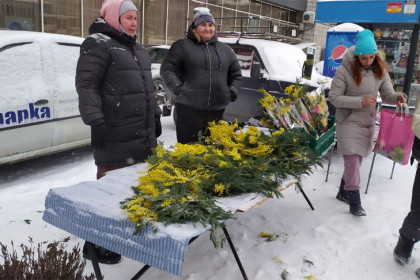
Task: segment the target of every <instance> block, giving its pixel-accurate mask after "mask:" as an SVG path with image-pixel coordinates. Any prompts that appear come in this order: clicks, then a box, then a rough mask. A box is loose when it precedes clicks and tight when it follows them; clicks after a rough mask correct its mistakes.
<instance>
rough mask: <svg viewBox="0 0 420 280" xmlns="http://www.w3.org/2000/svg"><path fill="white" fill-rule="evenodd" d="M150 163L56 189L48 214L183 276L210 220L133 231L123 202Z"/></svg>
mask: <svg viewBox="0 0 420 280" xmlns="http://www.w3.org/2000/svg"><path fill="white" fill-rule="evenodd" d="M145 168H146V164H138V165H134V166H130V167H126V168H122V169H119V170H114V171H111V172H109V173H108V174H107V175H106V176H104V177H102V178H101V179H100V180H98V181H88V182H83V183H80V184H77V185H74V186H70V187H63V188H54V189H51V190H50V191H49V193H48V195H47V197H46V199H45V211H44V215H43V220H44V221H46V222H47V223H49V224H51V225H53V226H55V227H57V228H60V229H62V230H64V231H67V232H69V233H71V234H73V235H75V236H77V237H79V238H81V239H84V240H87V241H90V242H93V243H95V244H97V245H99V246H102V247H104V248H106V249H108V250H111V251H113V252H116V253H118V254H121V255H122V256H125V257H128V258H130V259H133V260H136V261H139V262H142V263H144V264H147V265H150V266H152V267H155V268H158V269H160V270H163V271H167V272H169V273H172V274H174V275H177V276H180V275H181V269H182V264H183V260H184V254H185V253H186V251H187V249H188V244H189V241H190V240H191V238H193V237H196V236H199V235H201V234H202V233H204V232H205V231H206V230H208V229H209V228H210V226H208V227H203V226H202V225H201V224H195V225H193V224H175V225H168V226H164V225H163V224H161V223H156V225H157V227H158V232H152V231H151V230H144V231H142V232H141V233H139V234H134V232H135V225H134V224H133V223H131V222H129V221H128V220H127V216H126V215H125V214H124V213H123V211H122V209H121V208H120V202H121V201H123V200H124V199H126V198H128V197H130V196H131V195H132V194H133V191H132V189H131V187H132V186H136V185H137V182H136V179H138V177H139V176H140V175H139V173H138V172H139V171H143V170H145ZM256 198H261V195H257V194H244V195H241V196H238V197H235V198H227V199H226V200H225V201H223V200H222V201H220V205H221V206H222V207H223V208H224V209H225V210H230V211H232V212H235V211H236V210H237V209H239V208H240V206H241V205H243V204H244V203H249V202H250V201H252V200H254V199H256Z"/></svg>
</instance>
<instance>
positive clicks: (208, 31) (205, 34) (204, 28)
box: [195, 22, 216, 42]
mask: <svg viewBox="0 0 420 280" xmlns="http://www.w3.org/2000/svg"><path fill="white" fill-rule="evenodd" d="M215 30H216V29H215V27H214V24H213V23H211V22H203V23H202V24H200V25H198V26H197V27H196V28H195V31H196V32H197V34H198V36H200V38H201V40H203V41H205V42H208V41H209V40H210V39H211V38H212V37H213V36H214V32H215Z"/></svg>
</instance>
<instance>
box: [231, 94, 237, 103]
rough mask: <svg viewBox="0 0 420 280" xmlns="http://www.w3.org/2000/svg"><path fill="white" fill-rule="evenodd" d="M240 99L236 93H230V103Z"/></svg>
mask: <svg viewBox="0 0 420 280" xmlns="http://www.w3.org/2000/svg"><path fill="white" fill-rule="evenodd" d="M236 98H238V95H237V94H236V93H234V92H233V91H231V92H230V101H231V102H234V101H235V100H236Z"/></svg>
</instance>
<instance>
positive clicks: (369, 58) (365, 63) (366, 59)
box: [359, 53, 376, 68]
mask: <svg viewBox="0 0 420 280" xmlns="http://www.w3.org/2000/svg"><path fill="white" fill-rule="evenodd" d="M375 57H376V55H375V54H374V53H369V54H362V55H359V62H360V65H362V67H363V68H369V67H370V66H371V65H372V63H373V61H374V60H375Z"/></svg>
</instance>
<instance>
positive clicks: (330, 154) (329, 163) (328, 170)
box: [325, 146, 334, 182]
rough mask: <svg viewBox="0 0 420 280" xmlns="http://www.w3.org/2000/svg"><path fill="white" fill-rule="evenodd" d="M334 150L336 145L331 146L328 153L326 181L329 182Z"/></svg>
mask: <svg viewBox="0 0 420 280" xmlns="http://www.w3.org/2000/svg"><path fill="white" fill-rule="evenodd" d="M333 151H334V146H333V147H332V148H331V150H330V152H329V155H328V168H327V176H326V177H325V182H328V174H330V166H331V157H332V154H333Z"/></svg>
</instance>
